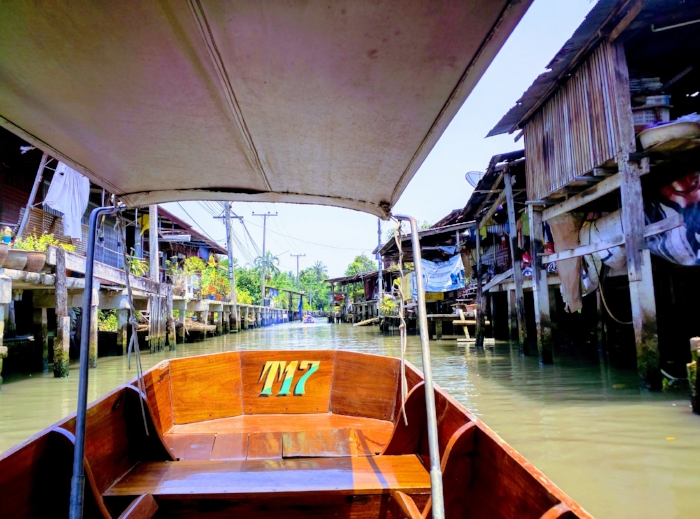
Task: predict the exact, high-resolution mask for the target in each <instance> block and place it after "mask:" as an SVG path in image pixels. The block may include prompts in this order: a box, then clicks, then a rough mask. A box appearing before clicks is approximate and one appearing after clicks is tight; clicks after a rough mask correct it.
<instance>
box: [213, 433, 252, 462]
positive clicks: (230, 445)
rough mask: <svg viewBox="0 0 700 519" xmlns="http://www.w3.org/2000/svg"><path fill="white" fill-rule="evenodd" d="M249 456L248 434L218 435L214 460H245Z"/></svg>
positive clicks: (214, 449) (215, 441)
mask: <svg viewBox="0 0 700 519" xmlns="http://www.w3.org/2000/svg"><path fill="white" fill-rule="evenodd" d="M247 454H248V433H247V432H245V433H232V434H217V435H216V439H215V440H214V448H213V449H212V451H211V459H212V460H244V459H246V455H247Z"/></svg>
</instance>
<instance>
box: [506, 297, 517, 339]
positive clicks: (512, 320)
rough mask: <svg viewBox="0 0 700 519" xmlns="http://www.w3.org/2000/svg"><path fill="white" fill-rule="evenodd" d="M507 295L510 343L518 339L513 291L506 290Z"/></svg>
mask: <svg viewBox="0 0 700 519" xmlns="http://www.w3.org/2000/svg"><path fill="white" fill-rule="evenodd" d="M506 293H507V294H508V337H509V338H510V340H511V341H516V340H517V339H518V317H517V315H516V311H515V290H511V289H510V288H508V289H506Z"/></svg>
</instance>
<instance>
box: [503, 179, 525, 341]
mask: <svg viewBox="0 0 700 519" xmlns="http://www.w3.org/2000/svg"><path fill="white" fill-rule="evenodd" d="M513 180H515V177H513V176H512V175H511V173H510V169H508V168H506V169H505V170H504V172H503V182H504V184H505V192H506V206H507V208H508V227H509V230H510V232H509V235H508V238H509V245H510V258H511V261H512V264H513V281H514V282H515V313H516V317H517V321H518V344H519V345H520V352H521V353H523V354H527V320H526V315H525V294H524V293H523V261H522V256H521V254H520V250H519V249H518V233H517V231H516V229H517V222H516V220H515V199H514V198H513Z"/></svg>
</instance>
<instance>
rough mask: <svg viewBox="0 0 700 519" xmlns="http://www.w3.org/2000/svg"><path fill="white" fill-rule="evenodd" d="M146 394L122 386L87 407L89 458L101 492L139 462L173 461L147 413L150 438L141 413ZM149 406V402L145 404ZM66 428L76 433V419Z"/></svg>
mask: <svg viewBox="0 0 700 519" xmlns="http://www.w3.org/2000/svg"><path fill="white" fill-rule="evenodd" d="M141 398H142V395H141V393H140V392H139V391H138V389H136V388H135V387H133V386H130V385H127V386H122V387H121V388H118V389H116V390H114V391H113V392H111V393H108V394H107V395H105V396H104V397H102V398H101V399H99V400H97V401H96V402H93V403H92V404H90V405H89V406H88V408H87V420H86V427H85V459H86V460H87V461H88V463H89V464H90V467H91V469H92V473H93V475H94V483H95V486H96V491H97V492H98V493H100V494H101V493H102V492H104V490H105V489H106V488H108V487H109V486H110V485H111V484H112V483H113V482H114V481H115V480H116V479H117V478H118V477H120V476H121V475H122V474H124V473H125V472H127V471H128V470H129V469H130V468H131V467H133V466H134V465H135V464H136V462H138V461H144V460H146V461H153V460H169V459H172V457H171V455H170V453H169V452H168V450H167V448H166V447H165V446H164V445H163V444H162V443H161V440H160V437H159V436H158V435H157V434H156V431H155V427H154V425H153V421H152V420H151V416H150V413H148V412H147V413H146V426H147V427H148V429H149V431H150V434H149V435H146V431H145V427H144V422H143V415H142V412H141ZM144 405H145V403H144ZM62 427H63V428H64V429H66V430H67V431H69V432H70V433H71V434H75V416H73V417H71V418H70V419H68V420H66V421H65V422H64V423H63V424H62Z"/></svg>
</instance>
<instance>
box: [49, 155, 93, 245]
mask: <svg viewBox="0 0 700 519" xmlns="http://www.w3.org/2000/svg"><path fill="white" fill-rule="evenodd" d="M89 198H90V181H89V180H88V179H87V178H86V177H84V176H83V175H81V174H80V173H78V172H77V171H75V170H74V169H71V168H69V167H68V166H66V165H65V164H64V163H63V162H59V163H58V167H57V168H56V172H55V173H54V175H53V180H52V181H51V185H50V186H49V192H48V193H46V198H45V199H44V204H46V205H48V206H49V207H50V208H52V209H55V210H56V211H60V212H61V213H63V234H64V235H65V236H70V237H71V238H72V239H74V240H80V239H82V237H83V230H82V229H83V228H82V223H81V220H82V218H83V215H84V214H85V210H86V209H87V205H88V199H89Z"/></svg>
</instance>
